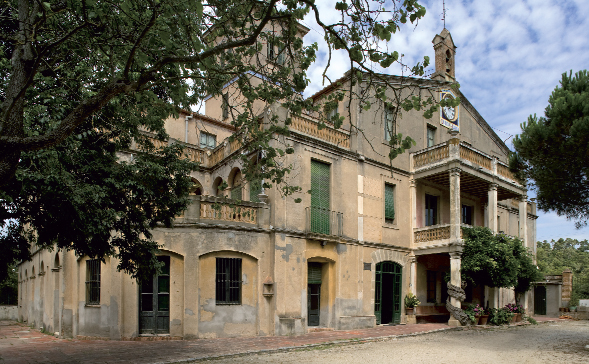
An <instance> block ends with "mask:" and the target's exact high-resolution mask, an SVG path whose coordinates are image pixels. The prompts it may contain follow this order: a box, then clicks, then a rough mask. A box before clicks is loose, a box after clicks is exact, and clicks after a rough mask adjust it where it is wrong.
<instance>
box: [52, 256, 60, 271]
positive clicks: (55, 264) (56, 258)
mask: <svg viewBox="0 0 589 364" xmlns="http://www.w3.org/2000/svg"><path fill="white" fill-rule="evenodd" d="M53 268H59V253H55V260H54V261H53Z"/></svg>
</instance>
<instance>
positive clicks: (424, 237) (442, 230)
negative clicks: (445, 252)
mask: <svg viewBox="0 0 589 364" xmlns="http://www.w3.org/2000/svg"><path fill="white" fill-rule="evenodd" d="M461 226H462V227H472V226H470V225H465V224H462V225H461ZM450 228H451V225H450V224H443V225H432V226H426V227H423V228H418V229H413V242H414V245H415V249H418V250H419V249H431V248H438V247H447V246H449V245H450V242H451V240H450V237H451V235H450ZM462 236H463V235H462V229H460V238H461V239H462Z"/></svg>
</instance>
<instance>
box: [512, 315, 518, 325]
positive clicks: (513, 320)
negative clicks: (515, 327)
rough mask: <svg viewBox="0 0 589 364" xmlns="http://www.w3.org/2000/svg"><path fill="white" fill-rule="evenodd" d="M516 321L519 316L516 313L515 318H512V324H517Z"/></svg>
mask: <svg viewBox="0 0 589 364" xmlns="http://www.w3.org/2000/svg"><path fill="white" fill-rule="evenodd" d="M515 320H517V314H516V313H514V314H513V317H512V318H511V323H512V324H515V322H516V321H515Z"/></svg>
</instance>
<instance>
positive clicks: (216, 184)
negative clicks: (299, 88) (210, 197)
mask: <svg viewBox="0 0 589 364" xmlns="http://www.w3.org/2000/svg"><path fill="white" fill-rule="evenodd" d="M222 184H223V178H221V177H217V178H215V181H214V182H213V194H214V196H223V191H221V190H220V189H219V188H220V187H221V185H222Z"/></svg>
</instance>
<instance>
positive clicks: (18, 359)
mask: <svg viewBox="0 0 589 364" xmlns="http://www.w3.org/2000/svg"><path fill="white" fill-rule="evenodd" d="M535 318H536V320H537V321H538V322H546V321H549V322H553V321H561V320H560V319H554V318H546V317H535ZM445 330H452V328H451V327H449V326H447V325H446V324H415V325H396V326H378V327H376V328H371V329H361V330H348V331H321V332H314V333H309V334H306V335H300V336H267V337H248V338H219V339H199V340H172V341H109V340H77V339H59V338H56V337H53V336H51V335H47V334H43V333H41V332H40V331H39V330H37V329H31V328H30V327H28V326H26V325H25V324H22V323H17V322H15V321H0V363H1V364H17V363H18V364H21V363H66V364H70V363H71V364H73V363H138V364H139V363H141V364H149V363H152V364H154V363H176V362H186V361H193V360H199V359H207V358H216V357H223V356H230V355H239V354H245V353H252V352H271V351H278V350H288V349H294V348H302V347H309V346H316V345H324V344H340V343H346V342H365V341H372V340H379V339H385V338H390V337H399V336H407V335H417V334H425V333H430V332H438V331H445Z"/></svg>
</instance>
